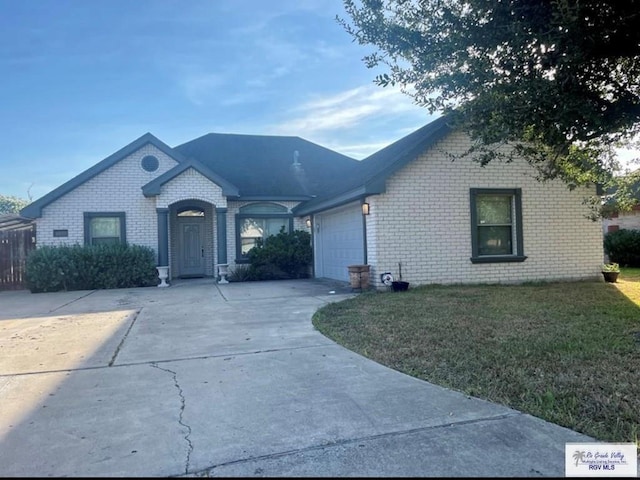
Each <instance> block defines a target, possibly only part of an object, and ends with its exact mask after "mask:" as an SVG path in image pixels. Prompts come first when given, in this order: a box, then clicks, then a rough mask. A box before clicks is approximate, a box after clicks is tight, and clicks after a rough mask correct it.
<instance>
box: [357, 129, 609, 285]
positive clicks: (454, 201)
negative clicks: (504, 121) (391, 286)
mask: <svg viewBox="0 0 640 480" xmlns="http://www.w3.org/2000/svg"><path fill="white" fill-rule="evenodd" d="M468 142H469V140H468V137H466V136H465V135H464V134H462V133H454V134H451V135H449V136H448V137H446V138H445V139H444V140H442V141H441V142H440V143H438V144H437V145H435V146H434V147H432V148H431V149H429V151H428V152H426V153H425V154H423V155H421V156H420V157H419V158H417V159H416V160H414V161H412V162H410V163H409V164H408V165H406V166H405V167H404V168H402V169H401V170H400V171H398V172H396V173H395V174H394V175H393V176H392V177H391V178H389V179H388V180H387V188H386V192H385V193H384V194H381V195H374V196H371V197H368V198H367V200H366V201H367V202H369V204H370V205H371V213H370V215H369V216H368V217H367V219H366V221H367V247H368V257H367V260H368V263H369V264H370V265H371V275H370V276H371V283H372V285H375V286H376V287H381V288H385V287H383V285H382V284H381V282H380V274H381V273H383V272H387V271H388V272H391V273H392V274H393V275H394V277H395V278H396V279H397V278H398V262H402V277H403V280H405V281H408V282H410V283H411V284H413V285H420V284H428V283H509V282H521V281H535V280H552V279H574V278H575V279H578V278H596V277H598V276H599V275H600V265H601V263H602V261H603V250H602V225H601V222H593V221H591V220H589V219H587V218H586V215H587V214H588V207H587V206H585V205H583V204H582V200H583V197H585V196H588V195H591V194H595V187H594V188H593V189H587V188H583V189H578V190H575V191H569V189H568V188H567V187H566V186H565V184H563V183H562V182H560V181H553V182H538V181H536V180H535V178H534V175H535V171H534V169H533V168H532V167H531V166H529V165H528V164H527V163H526V162H524V161H522V162H517V161H514V162H513V163H501V162H492V163H490V164H489V165H488V166H486V167H481V166H480V165H479V164H478V163H476V162H473V161H472V160H470V159H465V160H460V159H458V160H455V161H454V162H453V163H452V162H451V160H450V158H448V157H447V156H446V152H449V153H454V154H460V153H462V152H464V151H465V150H466V149H467V148H468V146H469V143H468ZM471 188H504V189H515V188H521V189H522V220H523V235H524V240H523V243H524V254H525V255H526V256H527V257H528V258H527V259H526V260H525V261H524V262H514V263H477V264H473V263H471V260H470V258H471V256H472V253H471V216H470V215H471V213H470V189H471Z"/></svg>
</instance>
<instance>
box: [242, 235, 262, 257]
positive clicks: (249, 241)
mask: <svg viewBox="0 0 640 480" xmlns="http://www.w3.org/2000/svg"><path fill="white" fill-rule="evenodd" d="M241 242H242V245H241V247H240V250H241V252H242V255H246V254H247V253H248V252H249V250H251V249H252V248H253V247H255V246H256V244H257V243H258V239H257V238H243V239H241Z"/></svg>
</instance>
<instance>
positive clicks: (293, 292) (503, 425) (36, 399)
mask: <svg viewBox="0 0 640 480" xmlns="http://www.w3.org/2000/svg"><path fill="white" fill-rule="evenodd" d="M330 292H335V293H330ZM351 295H352V294H351V293H350V292H349V290H348V289H347V288H345V287H344V285H343V284H329V283H325V282H318V281H313V280H298V281H280V282H255V283H253V282H252V283H232V284H228V285H216V284H215V283H213V281H211V280H192V281H188V282H182V283H178V282H176V283H175V284H174V285H173V286H172V287H170V288H138V289H120V290H100V291H82V292H65V293H41V294H31V293H29V292H0V442H1V443H0V475H1V476H6V477H14V476H54V477H62V476H114V477H120V476H154V477H158V476H165V477H166V476H316V477H317V476H320V477H327V476H339V477H346V476H377V477H381V476H420V477H428V476H449V477H451V476H505V477H517V476H521V477H530V476H554V477H557V476H564V473H565V470H564V465H565V460H564V449H565V443H567V442H589V441H593V439H591V438H589V437H586V436H583V435H579V434H577V433H575V432H573V431H571V430H567V429H565V428H561V427H559V426H556V425H552V424H550V423H547V422H544V421H542V420H539V419H536V418H534V417H531V416H529V415H524V414H521V413H519V412H517V411H514V410H511V409H508V408H504V407H502V406H498V405H495V404H491V403H489V402H485V401H481V400H478V399H474V398H469V397H467V396H465V395H462V394H460V393H457V392H454V391H450V390H447V389H444V388H441V387H437V386H434V385H431V384H429V383H427V382H423V381H421V380H417V379H415V378H412V377H409V376H406V375H404V374H401V373H399V372H396V371H394V370H391V369H388V368H386V367H384V366H381V365H379V364H377V363H375V362H372V361H370V360H367V359H365V358H363V357H361V356H359V355H357V354H355V353H353V352H350V351H349V350H346V349H344V348H342V347H341V346H339V345H337V344H335V343H334V342H333V341H331V340H329V339H327V338H326V337H324V336H323V335H321V334H320V333H318V332H317V331H315V330H314V328H313V326H312V324H311V316H312V314H313V313H314V312H315V311H316V310H317V309H318V308H320V307H321V306H323V305H325V304H326V303H327V302H332V301H338V300H342V299H345V298H348V297H349V296H351Z"/></svg>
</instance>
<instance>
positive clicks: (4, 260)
mask: <svg viewBox="0 0 640 480" xmlns="http://www.w3.org/2000/svg"><path fill="white" fill-rule="evenodd" d="M35 239H36V229H35V225H29V226H27V227H25V228H20V229H15V230H0V290H20V289H24V288H27V282H26V278H25V267H26V260H27V255H28V254H29V252H31V251H32V250H34V249H35V248H36V243H35Z"/></svg>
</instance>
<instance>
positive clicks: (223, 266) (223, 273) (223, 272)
mask: <svg viewBox="0 0 640 480" xmlns="http://www.w3.org/2000/svg"><path fill="white" fill-rule="evenodd" d="M216 267H218V275H219V276H220V280H218V283H229V280H227V275H229V264H228V263H219V264H218V265H216Z"/></svg>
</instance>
